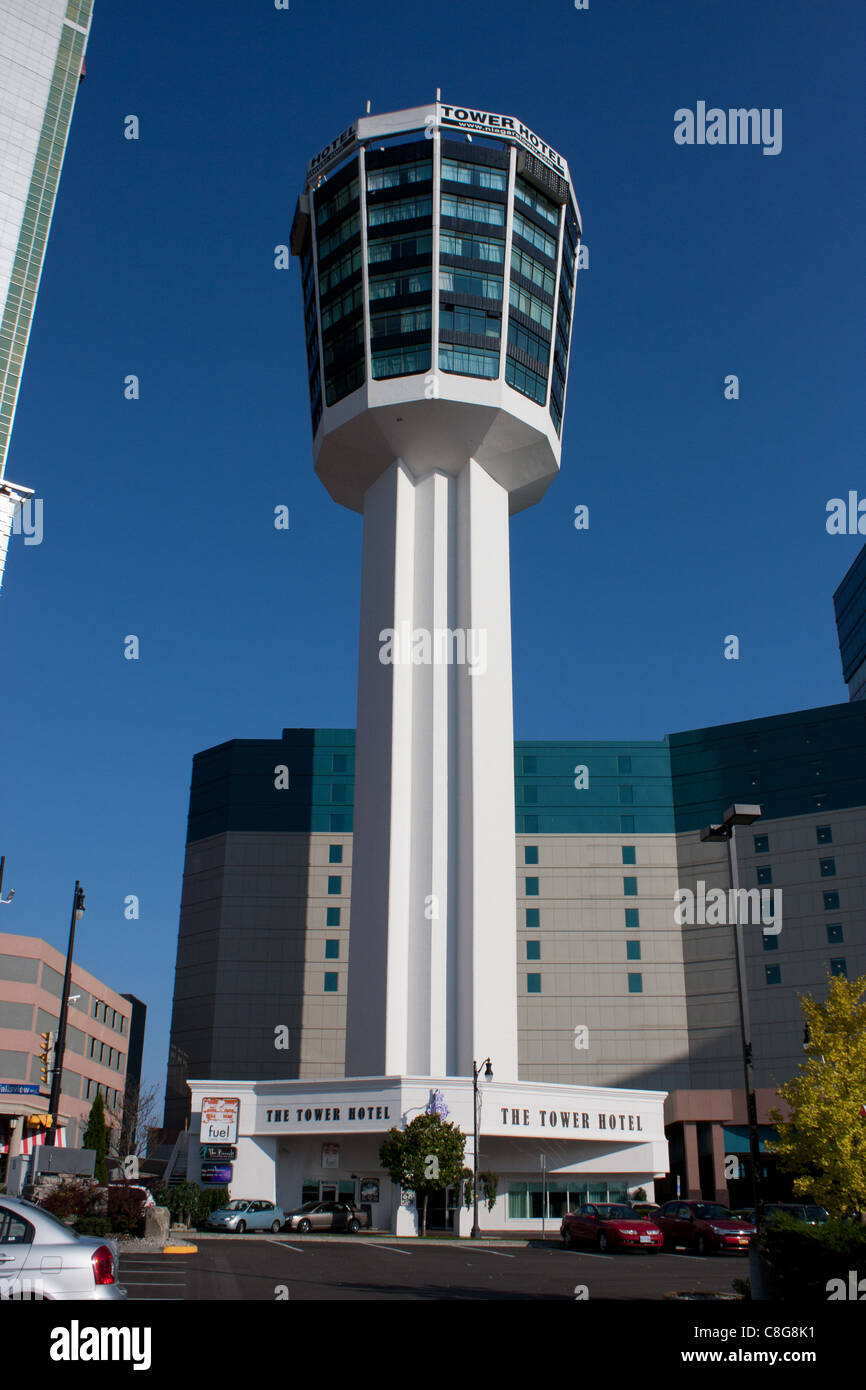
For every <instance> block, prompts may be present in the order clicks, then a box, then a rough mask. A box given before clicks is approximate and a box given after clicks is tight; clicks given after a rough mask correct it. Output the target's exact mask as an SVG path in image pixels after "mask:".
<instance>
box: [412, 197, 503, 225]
mask: <svg viewBox="0 0 866 1390" xmlns="http://www.w3.org/2000/svg"><path fill="white" fill-rule="evenodd" d="M428 210H429V209H428ZM442 216H443V217H458V218H460V219H461V220H465V221H467V222H484V223H485V224H486V225H487V226H488V227H504V226H505V205H504V203H488V202H486V201H484V202H482V200H481V199H480V198H461V197H459V196H457V195H456V194H454V193H443V194H442Z"/></svg>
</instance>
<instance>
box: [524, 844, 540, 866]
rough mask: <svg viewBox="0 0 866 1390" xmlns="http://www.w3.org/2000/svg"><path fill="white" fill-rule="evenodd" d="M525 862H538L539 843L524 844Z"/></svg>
mask: <svg viewBox="0 0 866 1390" xmlns="http://www.w3.org/2000/svg"><path fill="white" fill-rule="evenodd" d="M523 862H524V864H537V863H538V845H524V846H523Z"/></svg>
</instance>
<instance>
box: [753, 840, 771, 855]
mask: <svg viewBox="0 0 866 1390" xmlns="http://www.w3.org/2000/svg"><path fill="white" fill-rule="evenodd" d="M754 840H755V853H756V854H769V853H770V837H769V835H755V836H754Z"/></svg>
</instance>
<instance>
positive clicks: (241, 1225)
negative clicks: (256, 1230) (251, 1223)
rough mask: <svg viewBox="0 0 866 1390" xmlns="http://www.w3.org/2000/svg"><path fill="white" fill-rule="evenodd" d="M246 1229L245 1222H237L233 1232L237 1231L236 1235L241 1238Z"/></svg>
mask: <svg viewBox="0 0 866 1390" xmlns="http://www.w3.org/2000/svg"><path fill="white" fill-rule="evenodd" d="M246 1229H247V1223H246V1221H239V1222H238V1224H237V1225H236V1226H235V1230H236V1231H237V1233H238V1235H239V1236H242V1235H243V1233H244V1231H245V1230H246Z"/></svg>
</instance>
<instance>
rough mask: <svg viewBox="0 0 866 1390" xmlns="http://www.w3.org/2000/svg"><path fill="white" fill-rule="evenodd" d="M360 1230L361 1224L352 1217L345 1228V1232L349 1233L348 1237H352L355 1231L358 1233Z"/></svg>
mask: <svg viewBox="0 0 866 1390" xmlns="http://www.w3.org/2000/svg"><path fill="white" fill-rule="evenodd" d="M360 1229H361V1223H360V1221H358V1220H357V1218H356V1217H354V1216H353V1217H352V1220H351V1221H350V1222H349V1224H348V1226H347V1227H346V1230H347V1231H348V1232H349V1234H350V1235H352V1236H353V1235H354V1234H355V1232H356V1231H360Z"/></svg>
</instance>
